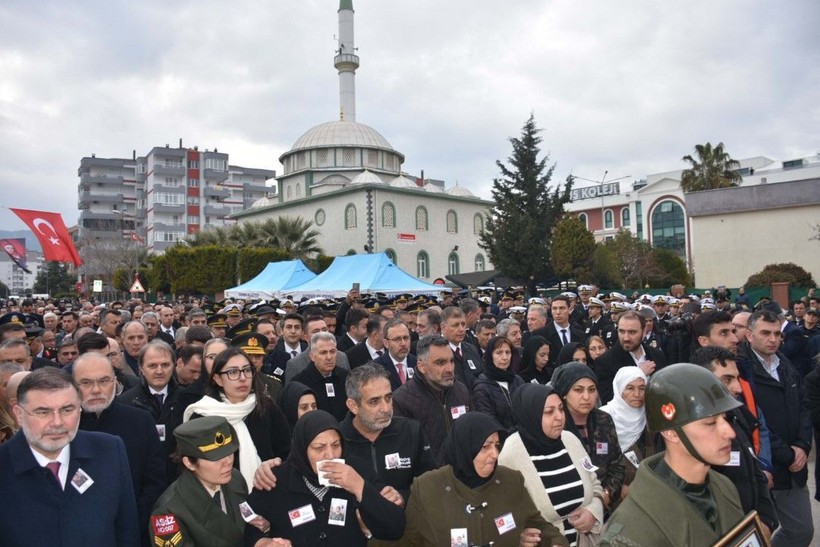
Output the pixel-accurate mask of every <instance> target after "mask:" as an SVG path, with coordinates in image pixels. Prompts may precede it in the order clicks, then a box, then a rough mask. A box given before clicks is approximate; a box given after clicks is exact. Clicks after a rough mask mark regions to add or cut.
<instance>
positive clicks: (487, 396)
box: [473, 336, 524, 431]
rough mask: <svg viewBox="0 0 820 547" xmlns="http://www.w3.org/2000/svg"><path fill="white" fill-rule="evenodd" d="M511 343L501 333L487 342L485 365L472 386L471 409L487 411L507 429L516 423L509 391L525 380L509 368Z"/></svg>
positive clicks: (511, 391)
mask: <svg viewBox="0 0 820 547" xmlns="http://www.w3.org/2000/svg"><path fill="white" fill-rule="evenodd" d="M512 354H513V347H512V343H511V342H510V341H509V340H507V338H505V337H504V336H496V337H495V338H492V339H490V341H489V342H487V350H486V351H485V352H484V368H483V370H484V371H483V372H482V373H481V375H480V376H479V377H478V379H477V380H476V382H475V385H474V386H473V410H478V411H479V412H484V413H485V414H489V415H490V416H492V417H493V418H495V419H496V420H498V423H500V424H501V425H502V426H503V427H504V429H506V430H507V431H509V430H511V429H512V427H513V426H514V425H515V421H514V420H513V414H512V403H511V397H512V394H513V393H514V392H515V390H516V389H518V388H519V387H520V386H522V385H524V380H522V379H521V377H520V376H517V375H516V374H515V373H514V372H513V371H512V370H510V363H511V362H512Z"/></svg>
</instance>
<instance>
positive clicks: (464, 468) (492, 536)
mask: <svg viewBox="0 0 820 547" xmlns="http://www.w3.org/2000/svg"><path fill="white" fill-rule="evenodd" d="M505 437H506V431H505V430H504V428H503V427H501V425H500V424H499V423H498V422H497V421H495V420H494V419H493V418H491V417H489V416H487V415H486V414H482V413H480V412H468V413H467V414H465V415H463V416H462V417H460V418H459V419H458V420H456V421H455V422H454V423H453V428H452V429H451V430H450V436H449V437H448V439H447V442H446V445H445V461H446V465H444V466H443V467H440V468H439V469H436V470H434V471H429V472H427V473H425V474H424V475H422V476H421V477H418V478H416V480H415V481H414V482H413V486H412V487H411V488H410V499H409V501H408V503H407V531H406V532H405V535H404V537H403V538H402V540H401V544H402V545H403V546H409V547H418V546H423V547H428V546H429V547H439V546H441V545H457V544H463V545H489V544H491V545H495V546H497V547H504V546H510V547H512V546H519V545H520V546H527V547H530V546H532V547H534V546H535V545H568V543H567V540H566V538H565V537H564V536H563V534H562V533H561V532H560V531H559V530H558V528H556V527H555V526H553V525H552V524H550V523H549V522H547V521H546V520H545V519H544V518H543V517H542V516H541V514H540V513H539V512H538V509H537V508H536V507H535V505H534V504H533V501H532V498H530V495H529V494H528V493H527V490H526V488H525V487H524V480H523V477H522V476H521V474H520V473H518V472H517V471H513V470H512V469H508V468H506V467H503V466H499V465H497V462H498V454H499V451H500V449H501V443H503V442H504V439H505Z"/></svg>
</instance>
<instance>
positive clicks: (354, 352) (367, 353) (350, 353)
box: [345, 314, 387, 369]
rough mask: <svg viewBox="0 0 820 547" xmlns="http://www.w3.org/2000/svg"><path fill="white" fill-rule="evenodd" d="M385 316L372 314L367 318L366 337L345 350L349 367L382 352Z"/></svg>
mask: <svg viewBox="0 0 820 547" xmlns="http://www.w3.org/2000/svg"><path fill="white" fill-rule="evenodd" d="M385 323H387V318H386V317H385V316H383V315H379V314H373V315H371V316H370V317H369V318H368V319H367V338H365V339H364V340H363V341H362V342H359V343H358V344H356V345H355V346H353V347H352V348H350V349H349V350H347V351H345V355H347V361H348V363H350V368H351V369H354V368H356V367H359V366H362V365H363V364H365V363H368V362H370V361H373V360H374V359H377V358H379V357H381V356H382V354H384V333H383V332H382V331H383V330H384V324H385Z"/></svg>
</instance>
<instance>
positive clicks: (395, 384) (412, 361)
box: [373, 351, 417, 391]
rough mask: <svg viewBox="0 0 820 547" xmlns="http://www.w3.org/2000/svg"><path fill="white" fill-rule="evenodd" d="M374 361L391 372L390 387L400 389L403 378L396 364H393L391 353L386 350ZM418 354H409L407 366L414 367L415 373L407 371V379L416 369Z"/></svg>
mask: <svg viewBox="0 0 820 547" xmlns="http://www.w3.org/2000/svg"><path fill="white" fill-rule="evenodd" d="M373 362H374V363H378V364H380V365H381V366H383V367H384V369H385V370H386V371H387V372H388V373H389V374H390V387H391V388H392V389H393V391H396V390H397V389H399V388H400V387H401V385H402V383H401V379H400V378H399V373H398V371H397V370H396V366H395V365H394V364H393V359H391V358H390V353H389V352H387V351H385V352H384V353H383V354H382V355H381V357H379V358H378V359H376V360H375V361H373ZM416 362H417V359H416V356H415V355H411V354H409V353H408V354H407V368H412V369H413V373H410V372H408V371H405V373H404V374H405V377H406V379H407V380H409V379H410V376H411V374H414V373H415V371H416Z"/></svg>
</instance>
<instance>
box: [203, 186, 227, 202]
mask: <svg viewBox="0 0 820 547" xmlns="http://www.w3.org/2000/svg"><path fill="white" fill-rule="evenodd" d="M205 197H206V198H216V199H227V198H229V197H231V191H230V190H229V189H227V188H224V187H222V188H216V187H212V186H206V187H205Z"/></svg>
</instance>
